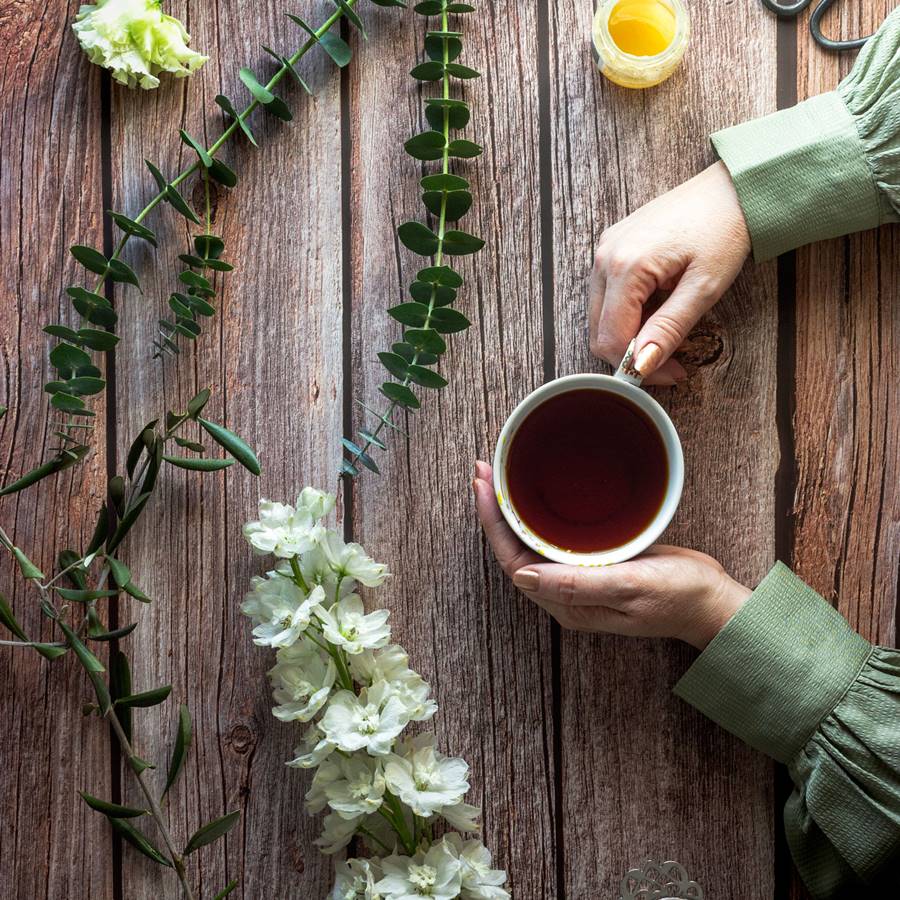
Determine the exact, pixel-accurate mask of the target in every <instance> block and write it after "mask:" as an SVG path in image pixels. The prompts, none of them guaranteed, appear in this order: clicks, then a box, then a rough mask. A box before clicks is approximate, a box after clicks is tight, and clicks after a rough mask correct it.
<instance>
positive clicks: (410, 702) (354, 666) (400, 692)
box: [349, 644, 438, 722]
mask: <svg viewBox="0 0 900 900" xmlns="http://www.w3.org/2000/svg"><path fill="white" fill-rule="evenodd" d="M349 662H350V672H351V673H352V675H353V677H354V678H355V679H356V680H357V681H358V682H360V683H362V684H373V683H374V682H376V681H386V682H388V684H389V685H390V687H391V691H392V693H393V694H395V695H396V696H397V697H398V698H399V699H400V700H401V701H402V702H403V705H404V706H405V707H406V708H407V710H408V711H409V718H410V719H411V720H412V721H413V722H424V721H427V720H428V719H430V718H431V717H432V716H433V715H434V714H435V713H436V712H437V708H438V707H437V703H435V701H434V700H432V699H431V698H430V696H429V695H430V694H431V686H430V685H429V684H428V682H427V681H425V679H424V678H422V676H421V675H419V673H418V672H414V671H413V670H412V669H410V668H409V665H408V663H409V657H408V656H407V654H406V651H405V650H404V649H403V648H402V647H400V646H398V645H397V644H391V645H390V646H388V647H384V648H383V649H381V650H375V651H371V650H366V651H365V652H363V653H358V654H356V655H355V656H351V657H350V660H349Z"/></svg>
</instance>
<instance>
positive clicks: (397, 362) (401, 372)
mask: <svg viewBox="0 0 900 900" xmlns="http://www.w3.org/2000/svg"><path fill="white" fill-rule="evenodd" d="M378 358H379V359H380V360H381V364H382V365H383V366H384V367H385V368H386V369H387V370H388V372H390V373H391V375H393V376H394V378H399V379H400V380H401V381H402V380H403V379H404V378H406V376H407V375H408V374H409V371H408V366H407V364H406V360H405V359H404V358H403V357H402V356H399V355H398V354H396V353H387V352H385V351H383V352H381V353H379V354H378Z"/></svg>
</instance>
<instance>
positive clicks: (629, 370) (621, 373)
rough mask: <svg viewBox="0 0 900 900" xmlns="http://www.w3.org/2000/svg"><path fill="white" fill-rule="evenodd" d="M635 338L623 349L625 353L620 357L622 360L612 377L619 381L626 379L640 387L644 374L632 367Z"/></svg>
mask: <svg viewBox="0 0 900 900" xmlns="http://www.w3.org/2000/svg"><path fill="white" fill-rule="evenodd" d="M635 340H636V338H634V339H632V341H631V343H630V344H629V345H628V349H627V350H626V351H625V355H624V356H623V357H622V362H621V363H619V368H618V369H616V373H615V375H613V378H618V379H619V380H620V381H627V382H628V383H629V384H633V385H634V386H635V387H640V385H641V382H642V381H643V380H644V376H643V375H641V373H640V372H638V370H637V369H636V368H635V367H634V342H635Z"/></svg>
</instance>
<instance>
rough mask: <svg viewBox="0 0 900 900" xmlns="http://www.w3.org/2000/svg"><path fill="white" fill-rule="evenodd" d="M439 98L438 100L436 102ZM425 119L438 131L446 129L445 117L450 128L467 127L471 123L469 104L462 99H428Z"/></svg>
mask: <svg viewBox="0 0 900 900" xmlns="http://www.w3.org/2000/svg"><path fill="white" fill-rule="evenodd" d="M435 100H437V102H435ZM425 103H426V104H427V105H426V107H425V121H426V122H428V124H429V125H430V126H431V127H432V128H434V129H435V130H436V131H443V130H444V118H445V117H446V119H447V126H448V127H449V128H456V129H459V128H465V127H466V125H468V124H469V115H470V113H469V106H468V104H467V103H463V101H462V100H444V99H443V98H432V99H429V100H426V101H425Z"/></svg>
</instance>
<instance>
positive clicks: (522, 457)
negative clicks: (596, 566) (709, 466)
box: [505, 388, 670, 553]
mask: <svg viewBox="0 0 900 900" xmlns="http://www.w3.org/2000/svg"><path fill="white" fill-rule="evenodd" d="M505 474H506V491H507V495H508V500H509V503H510V504H511V506H512V507H513V508H514V510H515V512H516V513H517V514H518V516H519V518H520V519H521V520H522V523H523V524H524V525H526V526H527V528H528V529H529V530H530V531H531V532H533V533H534V534H535V535H536V536H537V537H539V538H540V539H541V540H543V541H545V542H547V543H548V544H552V545H554V546H556V547H559V548H561V549H563V550H566V551H569V552H572V553H602V552H603V551H607V550H611V549H613V548H616V547H621V546H623V545H625V544H628V543H629V542H630V541H633V540H634V539H635V538H637V537H639V536H640V535H641V534H642V533H643V532H645V531H646V530H647V529H648V528H649V526H650V525H651V523H653V521H654V519H656V517H657V516H658V514H659V512H660V509H661V507H662V505H663V502H664V501H665V499H666V495H667V490H668V486H669V476H670V472H669V461H668V455H667V452H666V445H665V442H664V440H663V437H662V435H661V434H660V431H659V429H658V428H657V426H656V425H655V424H654V422H653V421H652V420H651V418H650V416H649V415H648V414H647V413H646V412H645V411H644V410H643V409H641V408H640V407H639V406H638V405H637V404H636V403H634V402H632V401H631V400H630V399H629V398H628V397H626V396H622V395H621V394H620V393H614V392H612V391H606V390H602V389H601V390H597V389H593V388H586V389H577V390H570V391H566V392H564V393H557V394H555V395H553V396H550V397H549V398H548V399H546V400H544V401H543V402H541V403H540V404H539V405H537V406H535V407H534V409H532V410H531V411H530V412H528V413H527V415H526V416H525V418H524V419H523V420H522V421H521V423H520V424H519V425H518V428H517V429H516V431H515V433H514V434H513V435H512V438H511V441H510V444H509V448H508V451H507V454H506V473H505Z"/></svg>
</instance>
